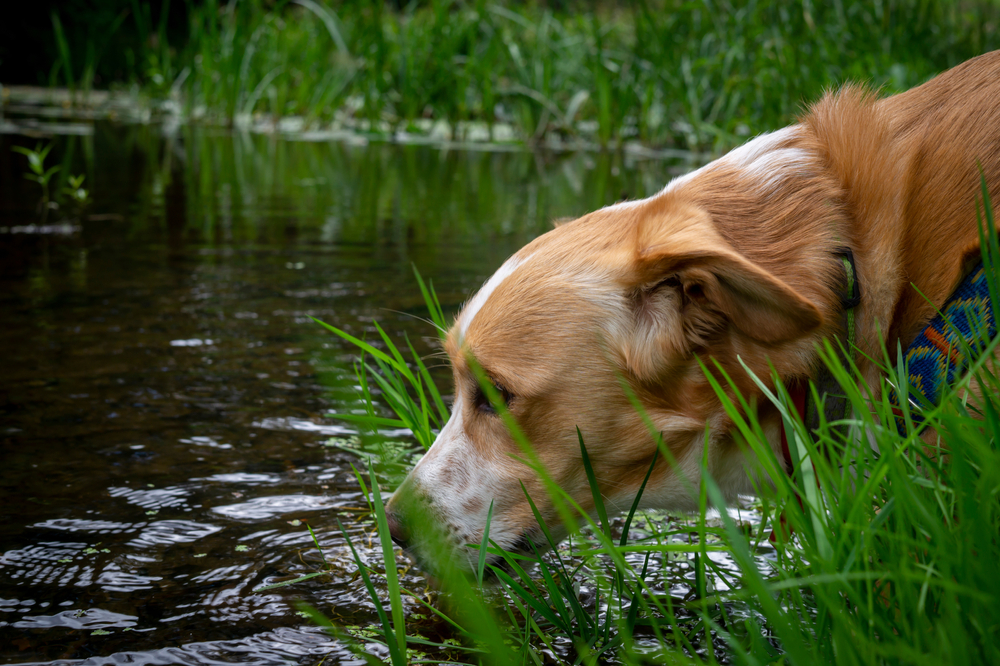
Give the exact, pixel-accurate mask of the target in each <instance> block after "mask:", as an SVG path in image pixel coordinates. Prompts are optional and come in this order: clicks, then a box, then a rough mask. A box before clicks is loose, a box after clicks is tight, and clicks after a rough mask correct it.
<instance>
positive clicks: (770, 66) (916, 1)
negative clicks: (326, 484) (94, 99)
mask: <svg viewBox="0 0 1000 666" xmlns="http://www.w3.org/2000/svg"><path fill="white" fill-rule="evenodd" d="M134 5H135V7H134V10H133V12H132V14H133V16H134V22H135V26H134V29H135V30H137V31H138V32H139V33H140V34H143V35H144V36H145V39H143V40H141V41H140V43H141V45H142V46H141V52H140V53H137V54H136V56H135V62H134V65H133V68H132V77H133V80H134V81H135V82H137V83H139V84H140V86H141V88H142V89H144V90H145V91H146V92H147V93H149V94H150V95H152V96H153V97H156V98H163V99H172V100H175V102H174V103H173V106H172V108H175V109H177V108H179V109H180V111H181V112H182V114H183V115H184V116H185V117H187V118H192V119H202V120H205V121H209V122H215V123H228V124H246V123H252V122H258V121H259V122H266V121H271V122H275V123H277V122H278V121H279V119H281V118H285V117H289V116H295V117H296V118H298V120H299V121H301V122H300V123H299V124H298V125H296V126H304V127H329V126H330V124H331V123H332V124H333V125H334V126H336V127H348V128H352V129H354V130H357V131H362V132H369V133H372V134H381V135H391V134H393V133H395V132H397V131H401V130H403V131H409V132H411V133H417V134H426V133H435V132H438V133H443V134H444V135H446V136H447V137H450V138H454V139H464V138H468V137H470V136H472V135H476V136H477V137H478V138H480V139H481V138H483V137H488V138H490V139H500V140H511V139H513V140H519V141H528V142H531V141H537V140H542V139H545V140H557V141H563V140H570V141H573V140H578V139H582V140H584V141H586V142H593V143H599V144H602V145H610V144H617V143H621V142H624V141H639V142H641V143H642V144H644V145H647V146H657V147H664V146H666V147H669V146H676V147H681V148H687V149H706V148H714V149H722V148H725V147H727V146H731V145H733V144H735V143H738V142H739V141H741V140H742V138H743V137H745V136H747V135H749V134H751V133H758V132H762V131H765V130H769V129H774V128H776V127H780V126H783V125H785V124H787V123H788V122H789V121H790V120H791V119H792V117H793V116H794V115H795V114H796V113H797V112H798V111H799V110H800V104H801V103H802V100H809V99H815V98H816V97H817V96H818V95H819V94H820V93H821V92H822V90H823V89H824V88H827V87H830V86H834V85H837V84H838V83H841V82H844V81H846V80H857V81H870V82H872V83H873V84H874V85H875V86H884V87H885V88H886V90H887V91H888V92H895V91H899V90H904V89H907V88H909V87H912V86H913V85H916V84H918V83H921V82H922V81H924V80H926V79H928V78H929V77H931V76H933V75H934V74H936V73H938V72H940V71H942V70H944V69H946V68H948V67H950V66H953V65H955V64H957V63H959V62H961V61H963V60H966V59H968V58H971V57H973V56H975V55H978V54H980V53H984V52H986V51H988V50H991V49H995V48H997V47H998V46H1000V30H998V29H997V28H998V22H1000V5H998V4H997V3H996V2H995V1H994V0H971V1H968V2H962V3H955V2H952V1H950V0H886V1H884V2H876V3H869V2H865V1H864V0H840V1H838V2H833V3H826V2H809V1H806V2H801V3H787V2H781V1H779V0H743V1H739V2H712V1H709V0H694V1H688V0H633V2H630V3H627V4H625V5H624V6H622V7H618V6H616V5H615V4H613V3H597V4H596V5H588V6H587V7H586V8H584V7H582V6H574V5H572V4H571V3H551V4H548V3H526V4H522V3H512V2H503V1H498V2H489V1H487V0H426V1H423V2H411V3H399V4H398V5H394V6H400V7H402V8H401V9H394V8H392V7H391V6H389V5H385V4H384V3H383V2H382V1H381V0H376V1H375V2H370V1H368V0H342V1H339V2H325V1H324V0H295V1H293V2H276V3H275V2H269V1H265V0H242V1H241V2H239V3H237V2H236V1H235V0H231V1H230V2H227V3H220V2H219V1H218V0H207V1H206V2H203V3H189V4H188V6H187V18H188V31H187V37H186V41H184V42H183V43H175V44H167V39H168V37H169V35H168V33H167V32H166V31H165V29H164V26H163V24H162V21H161V24H160V25H159V26H155V25H153V21H152V18H151V16H150V12H149V11H148V9H144V6H143V5H141V4H140V3H134ZM54 21H55V24H56V26H57V31H56V34H57V37H58V38H59V43H60V49H59V50H58V52H59V53H60V54H62V56H61V59H62V62H63V65H62V71H63V72H64V75H65V79H66V81H67V82H68V83H69V85H70V86H71V87H72V86H74V84H75V83H77V82H80V81H84V80H89V78H92V76H93V71H94V63H95V62H96V60H97V59H96V58H95V57H94V56H93V49H92V48H91V49H90V50H89V51H88V57H87V64H85V67H84V69H85V71H84V72H82V73H79V74H74V73H73V69H72V67H71V65H72V63H71V62H70V57H69V56H70V54H69V51H68V50H67V49H66V48H65V40H64V39H63V38H62V37H61V34H62V33H61V32H60V31H59V30H58V18H57V17H56V18H55V19H54ZM84 85H86V84H84ZM303 123H304V124H303ZM435 123H440V125H439V126H438V129H437V130H434V129H433V128H434V126H435ZM293 125H295V123H293Z"/></svg>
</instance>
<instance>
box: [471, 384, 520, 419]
mask: <svg viewBox="0 0 1000 666" xmlns="http://www.w3.org/2000/svg"><path fill="white" fill-rule="evenodd" d="M493 390H495V391H496V392H497V393H499V394H500V399H501V400H503V404H504V407H508V408H509V407H510V401H511V400H513V399H514V395H513V394H512V393H511V392H510V391H508V390H507V389H505V388H504V387H502V386H500V385H499V384H497V383H495V382H494V383H493ZM473 403H474V404H475V407H476V411H479V412H482V413H484V414H496V413H497V410H495V409H493V405H492V404H491V403H490V399H489V398H488V397H486V393H484V392H483V389H482V388H481V387H479V386H477V387H476V397H475V398H474V400H473Z"/></svg>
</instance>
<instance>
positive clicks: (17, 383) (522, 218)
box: [0, 124, 685, 664]
mask: <svg viewBox="0 0 1000 666" xmlns="http://www.w3.org/2000/svg"><path fill="white" fill-rule="evenodd" d="M12 145H25V146H33V145H34V140H32V139H28V138H26V137H15V136H4V137H0V321H2V322H3V326H2V327H0V347H2V349H3V350H4V358H3V361H2V368H0V447H2V456H3V457H2V465H0V505H2V506H3V508H4V520H3V521H2V522H0V661H2V662H4V663H45V662H52V661H54V660H65V661H61V662H60V663H79V662H84V661H85V662H86V663H111V662H114V663H118V662H134V663H150V664H151V663H192V664H194V663H198V664H207V663H220V662H224V663H231V662H247V663H254V664H279V663H280V664H286V663H289V662H296V663H298V662H304V663H318V662H319V661H320V660H321V659H324V658H325V661H324V663H326V664H341V663H342V664H348V663H361V662H360V661H359V660H358V659H357V658H356V657H353V656H352V655H351V654H350V653H349V652H348V651H347V650H346V649H345V648H344V646H343V645H340V644H338V643H336V642H335V641H333V640H331V639H330V638H329V637H327V636H326V635H324V634H323V633H322V632H320V631H318V630H317V629H315V628H313V627H311V626H310V625H309V623H308V622H307V621H306V620H305V619H304V618H303V617H301V616H299V615H298V614H297V613H296V603H298V602H300V601H305V602H308V603H309V604H312V605H314V606H315V607H317V608H319V609H320V610H322V611H323V612H325V613H327V614H328V615H332V616H336V617H337V619H338V621H339V622H342V623H344V624H365V623H369V622H371V621H373V620H374V619H375V617H376V616H375V613H374V608H373V606H372V604H371V602H370V600H369V599H368V598H367V595H366V593H365V592H364V589H363V586H361V585H360V584H359V583H358V582H357V580H355V572H354V565H353V562H352V560H351V557H350V553H349V551H348V550H347V548H346V544H345V543H344V541H343V537H342V536H341V535H340V533H339V531H338V530H337V527H336V520H337V519H338V518H339V519H340V520H342V521H343V522H344V524H345V527H346V528H347V530H348V532H349V533H350V534H352V535H354V536H359V537H360V538H358V540H357V544H358V546H359V547H360V549H361V556H362V557H363V558H365V559H366V560H367V561H372V562H376V561H378V559H379V556H378V555H377V553H376V551H375V550H374V549H373V546H372V543H371V541H370V539H369V535H370V533H371V532H372V529H373V528H372V526H371V523H370V521H369V520H368V519H367V513H366V511H365V510H364V506H365V500H364V498H363V496H362V495H361V493H360V490H359V488H358V487H357V484H356V481H355V479H354V475H353V472H352V470H351V463H355V464H356V463H357V462H358V461H357V459H356V458H354V457H353V456H351V455H350V454H348V453H345V452H342V451H339V450H338V449H336V448H331V447H326V446H323V445H322V444H323V443H324V441H325V440H326V439H327V438H329V437H330V436H345V435H350V434H352V433H353V430H352V429H351V428H350V427H348V426H347V425H345V424H343V423H338V422H336V421H333V420H330V419H328V418H326V417H325V416H324V415H325V414H326V412H327V411H328V410H330V409H336V410H344V409H350V408H352V406H355V405H356V404H357V398H356V393H355V385H354V383H355V382H354V378H353V372H352V356H351V351H350V350H349V349H347V348H346V347H345V346H344V345H343V344H341V343H340V342H339V341H338V340H337V339H335V338H334V337H333V336H331V335H329V334H327V333H325V332H324V331H323V330H322V329H321V328H320V327H319V326H317V325H316V324H315V323H314V322H313V321H312V320H311V318H310V317H317V318H321V319H324V320H326V321H330V322H335V323H336V324H337V325H338V326H341V327H343V328H345V329H347V330H348V331H349V332H351V333H353V334H355V335H358V336H364V335H369V336H370V335H372V334H373V333H374V328H373V327H372V325H371V321H372V319H375V318H377V319H378V320H379V321H380V322H381V323H383V324H384V326H385V328H386V329H387V330H389V331H393V332H394V334H399V335H402V334H403V333H407V334H409V337H410V338H411V339H412V340H414V341H415V342H416V344H418V345H419V349H420V350H421V351H422V352H423V353H427V352H430V351H431V348H430V346H429V343H428V341H427V337H428V336H432V331H431V329H430V327H429V326H428V325H426V324H424V323H423V322H422V321H420V320H419V317H422V316H424V315H425V314H426V312H425V311H424V310H423V308H422V299H421V297H420V293H419V290H418V289H417V288H416V284H415V281H414V280H413V278H412V272H411V271H412V269H411V266H412V265H415V266H416V267H417V268H418V269H419V270H420V272H421V273H422V274H423V275H424V276H425V277H429V278H431V279H432V280H433V281H434V285H435V287H436V288H437V290H438V293H439V295H440V296H441V299H442V302H443V303H444V304H445V305H446V308H447V309H449V310H451V311H454V310H455V309H456V308H457V307H458V306H459V305H460V304H461V302H462V300H463V299H464V298H466V297H467V296H468V295H469V293H470V292H471V291H472V290H474V289H475V288H476V287H477V286H478V285H479V284H481V282H482V281H483V279H484V278H485V277H487V276H488V275H489V274H490V273H491V272H492V271H493V270H494V269H495V268H496V267H497V266H498V265H500V263H502V261H503V260H504V259H505V258H506V257H507V256H508V255H509V254H511V253H512V252H513V251H515V250H516V249H517V248H518V247H520V246H521V245H522V244H524V243H525V242H527V241H528V240H530V239H531V238H532V237H534V236H536V235H537V234H540V233H542V232H544V231H545V230H546V229H548V228H549V225H550V222H551V220H553V219H555V218H559V217H565V216H573V215H578V214H580V213H583V212H586V211H588V210H591V209H594V208H597V207H600V206H602V205H605V204H608V203H611V202H613V201H615V200H617V199H619V198H621V197H622V196H629V197H638V196H644V195H646V194H649V193H651V192H652V191H655V190H656V189H659V188H660V187H661V186H662V184H663V183H664V182H666V180H667V179H668V178H669V175H670V173H671V172H672V171H676V170H684V169H685V167H684V166H683V165H668V164H663V163H653V162H649V163H637V164H632V163H627V162H624V161H623V158H621V157H619V156H612V155H587V154H582V155H561V156H554V155H536V154H531V153H490V152H444V151H441V150H438V149H435V148H427V147H412V146H411V147H394V146H388V145H378V146H375V145H372V146H358V145H348V144H344V143H304V142H289V141H284V140H280V139H276V138H272V137H261V136H254V137H247V136H240V135H229V134H216V133H214V132H213V131H210V130H181V131H180V133H178V134H175V135H171V136H163V135H162V134H161V133H160V130H159V129H158V128H156V127H139V126H136V127H119V126H113V125H107V124H99V125H97V126H96V128H95V132H94V134H93V135H92V136H85V137H68V138H61V139H57V140H56V149H55V150H54V151H53V153H52V156H51V157H50V160H52V159H53V158H54V159H55V160H56V161H60V160H61V161H62V162H63V165H64V166H63V170H62V173H63V174H66V173H86V175H87V181H86V182H87V185H88V186H89V187H90V188H91V190H92V194H93V203H92V204H91V205H90V206H89V207H88V208H86V209H85V210H82V211H77V210H73V209H72V208H64V209H62V210H60V211H56V212H55V213H53V214H52V215H50V218H49V221H48V224H47V225H46V226H45V227H42V226H40V225H38V224H36V222H37V220H36V218H35V203H36V201H37V196H38V192H37V191H36V189H35V188H36V186H35V185H34V184H33V183H30V182H28V181H26V180H24V179H22V178H21V177H20V169H21V168H22V167H23V164H22V158H21V157H20V156H18V155H15V154H13V153H12V152H11V151H10V148H11V146H12ZM52 163H54V162H52ZM442 378H443V381H444V384H446V383H447V374H446V373H444V372H442ZM395 435H396V436H403V433H395ZM300 521H308V523H309V524H310V525H311V526H312V527H313V528H314V529H315V531H316V535H317V538H318V539H319V541H320V544H321V545H322V547H323V550H324V553H325V555H326V558H327V560H328V561H329V562H330V564H331V567H332V570H333V574H332V575H331V576H330V577H329V578H319V579H314V580H312V581H309V582H307V583H302V584H298V585H294V586H290V587H286V588H279V589H275V590H270V591H265V592H262V593H258V594H254V593H253V590H254V589H256V588H258V587H261V586H263V585H267V584H270V583H274V582H277V581H279V580H282V579H284V578H285V577H287V576H290V575H300V574H303V573H308V572H310V571H313V570H315V569H316V568H317V567H318V564H319V560H318V554H317V553H316V551H315V549H314V547H313V544H312V539H311V537H310V536H309V534H308V532H306V531H305V528H304V526H303V525H302V523H301V522H300ZM403 582H404V585H405V586H407V587H409V588H411V589H422V588H423V587H424V586H425V582H424V581H423V580H422V579H421V578H420V577H419V575H418V573H417V572H414V571H410V572H408V573H407V574H406V576H405V577H404V581H403Z"/></svg>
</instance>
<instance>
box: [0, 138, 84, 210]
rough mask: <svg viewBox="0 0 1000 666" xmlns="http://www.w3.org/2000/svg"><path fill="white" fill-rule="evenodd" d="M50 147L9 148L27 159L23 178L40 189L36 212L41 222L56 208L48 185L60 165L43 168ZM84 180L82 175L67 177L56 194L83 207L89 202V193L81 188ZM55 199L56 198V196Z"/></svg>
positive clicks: (39, 144) (37, 145)
mask: <svg viewBox="0 0 1000 666" xmlns="http://www.w3.org/2000/svg"><path fill="white" fill-rule="evenodd" d="M52 145H53V144H52V143H49V144H48V145H45V146H43V145H42V144H41V143H37V144H35V147H34V148H33V149H32V148H25V147H24V146H12V147H11V150H13V151H14V152H16V153H20V154H22V155H24V156H25V157H27V158H28V173H26V174H24V177H25V178H26V179H28V180H30V181H32V182H34V183H38V185H39V187H41V188H42V197H41V199H40V200H39V202H38V211H39V214H40V215H41V217H42V219H43V220H44V219H46V218H47V217H48V212H49V209H51V208H53V207H57V206H58V204H57V202H56V201H55V200H54V199H53V198H52V197H51V196H50V195H51V192H50V187H49V184H50V182H51V181H52V178H53V177H55V175H56V174H57V173H59V172H60V171H61V170H62V165H60V164H57V165H55V166H51V167H49V168H46V167H45V158H47V157H48V156H49V152H50V151H51V150H52ZM84 178H85V176H84V174H79V175H68V176H67V180H68V183H67V184H66V185H64V186H63V187H62V189H61V190H59V192H58V194H59V195H64V196H67V197H69V199H70V200H71V201H73V202H74V203H75V204H76V205H77V206H78V207H82V206H84V205H85V204H86V203H87V202H88V201H90V193H89V192H88V191H87V190H86V189H85V188H84V187H83V181H84ZM56 198H58V195H57V197H56Z"/></svg>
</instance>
